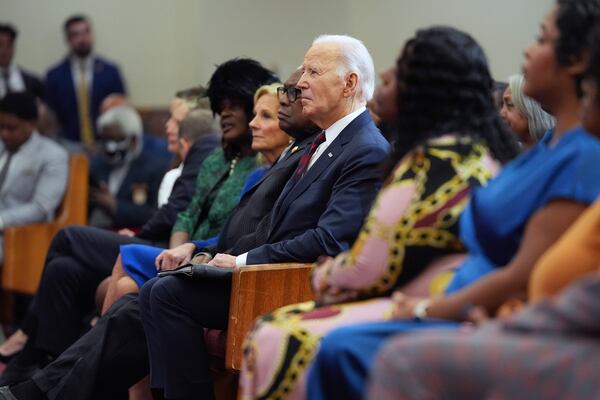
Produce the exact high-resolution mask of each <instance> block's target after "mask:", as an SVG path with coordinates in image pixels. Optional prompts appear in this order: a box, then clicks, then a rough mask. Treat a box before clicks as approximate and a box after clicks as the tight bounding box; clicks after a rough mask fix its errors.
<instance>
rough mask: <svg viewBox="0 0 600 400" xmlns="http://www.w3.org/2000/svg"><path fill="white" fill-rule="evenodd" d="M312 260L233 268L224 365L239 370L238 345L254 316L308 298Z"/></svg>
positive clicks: (240, 360)
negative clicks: (299, 262)
mask: <svg viewBox="0 0 600 400" xmlns="http://www.w3.org/2000/svg"><path fill="white" fill-rule="evenodd" d="M311 271H312V264H297V263H287V264H261V265H247V266H243V267H239V268H236V270H235V271H234V273H233V281H232V284H231V299H230V303H229V326H228V328H227V350H226V353H225V366H226V368H227V369H229V370H232V371H239V369H240V367H241V362H242V345H243V342H244V338H245V336H246V334H247V333H248V330H250V328H251V327H252V323H253V322H254V320H255V319H256V318H257V317H259V316H260V315H263V314H266V313H268V312H271V311H273V310H275V309H277V308H279V307H283V306H285V305H288V304H294V303H300V302H303V301H308V300H312V299H313V298H314V294H313V292H312V288H311V285H310V272H311Z"/></svg>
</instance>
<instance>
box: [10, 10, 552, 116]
mask: <svg viewBox="0 0 600 400" xmlns="http://www.w3.org/2000/svg"><path fill="white" fill-rule="evenodd" d="M552 3H553V1H552V0H527V1H524V0H500V1H499V0H451V1H450V0H372V1H365V0H329V1H325V0H302V1H290V0H252V1H249V0H168V1H167V0H102V1H97V0H96V1H94V0H53V1H44V0H0V20H1V21H10V22H11V23H13V24H15V25H16V26H17V27H18V29H19V31H20V36H19V40H18V44H17V46H18V48H17V57H16V59H17V61H18V63H20V64H21V65H23V66H25V67H27V68H29V69H31V70H33V71H35V72H37V73H43V72H44V71H45V70H46V69H47V67H48V66H49V65H51V64H53V63H55V62H57V61H58V60H59V59H61V58H62V57H63V56H64V54H65V47H64V43H63V36H62V23H63V21H64V20H65V18H66V17H67V16H69V15H70V14H73V13H77V12H83V13H86V14H88V15H89V16H90V17H91V18H92V20H93V23H94V27H95V32H96V38H97V42H96V43H97V44H96V49H97V52H98V53H100V54H103V55H105V56H107V57H109V58H111V59H113V60H116V61H117V62H118V63H119V64H120V66H121V68H122V70H123V72H124V74H125V76H126V80H127V84H128V87H129V91H130V94H131V96H132V99H133V101H134V103H135V104H136V105H139V106H159V105H165V104H167V103H168V100H169V98H170V97H171V96H172V94H173V93H174V92H175V90H177V89H181V88H184V87H188V86H191V85H193V84H196V83H205V82H206V81H207V80H208V78H209V77H210V74H211V73H212V71H213V69H214V65H215V64H218V63H220V62H223V61H225V60H227V59H229V58H231V57H235V56H249V57H253V58H256V59H257V60H259V61H261V62H262V63H264V64H265V65H266V66H268V67H270V68H273V69H276V70H277V72H279V73H280V74H281V76H282V77H283V78H285V77H286V75H287V74H289V73H290V72H291V71H292V70H293V69H294V68H295V67H296V66H298V65H299V64H300V63H301V62H302V56H303V54H304V52H305V51H306V49H307V48H308V46H309V45H310V42H311V41H312V39H313V38H314V37H315V36H317V35H318V34H321V33H348V34H351V35H354V36H356V37H358V38H360V39H362V40H363V41H364V42H365V44H366V45H367V47H368V48H369V50H370V51H371V54H372V55H373V58H374V59H375V66H376V68H377V69H378V70H381V69H384V68H386V67H387V66H389V65H391V64H392V63H393V61H394V59H395V58H396V56H397V54H398V52H399V49H400V48H401V46H402V44H403V42H404V41H405V40H406V39H407V38H409V37H410V36H411V35H412V34H413V33H414V31H415V30H416V29H417V28H419V27H424V26H429V25H432V24H442V23H443V24H451V25H454V26H456V27H458V28H461V29H464V30H466V31H468V32H469V33H471V34H472V35H473V36H474V37H475V38H476V39H477V40H479V42H480V43H481V44H482V45H483V47H484V49H485V50H486V52H487V54H488V57H489V59H490V64H491V68H492V72H493V74H494V76H495V77H496V78H499V79H504V78H505V77H506V76H508V75H510V74H512V73H515V72H518V71H519V70H520V64H521V59H522V51H523V49H524V48H525V47H526V46H527V44H528V43H530V42H531V41H532V40H533V38H534V36H535V34H536V32H537V30H538V26H539V23H540V21H541V19H542V16H543V15H544V13H545V12H546V11H547V10H549V9H550V7H551V5H552Z"/></svg>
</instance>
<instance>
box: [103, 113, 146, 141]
mask: <svg viewBox="0 0 600 400" xmlns="http://www.w3.org/2000/svg"><path fill="white" fill-rule="evenodd" d="M111 125H116V126H118V127H119V129H121V131H122V132H123V133H124V134H125V135H126V136H135V137H141V136H142V132H143V130H144V128H143V126H142V119H141V118H140V115H139V114H138V113H137V111H136V110H135V109H134V108H133V107H129V106H118V107H112V108H109V109H108V110H106V111H105V112H104V113H102V115H100V117H98V122H97V126H98V132H102V130H103V129H104V128H106V127H107V126H111Z"/></svg>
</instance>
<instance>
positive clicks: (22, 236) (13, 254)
mask: <svg viewBox="0 0 600 400" xmlns="http://www.w3.org/2000/svg"><path fill="white" fill-rule="evenodd" d="M88 175H89V165H88V160H87V157H86V156H85V155H83V154H73V155H71V156H70V159H69V178H68V181H67V188H66V190H65V195H64V197H63V201H62V203H61V205H60V207H59V209H58V211H57V213H56V218H55V219H54V221H52V222H48V223H37V224H28V225H20V226H12V227H9V228H5V229H4V265H3V267H2V287H3V288H4V289H5V290H7V291H12V292H19V293H26V294H31V295H33V294H35V292H36V291H37V287H38V285H39V282H40V279H41V276H42V271H43V269H44V262H45V260H46V253H47V252H48V248H49V247H50V243H51V242H52V238H53V237H54V235H55V234H56V232H58V231H59V230H60V229H62V228H63V227H65V226H67V225H74V224H85V223H86V222H87V207H88V179H89V178H88Z"/></svg>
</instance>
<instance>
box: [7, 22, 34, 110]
mask: <svg viewBox="0 0 600 400" xmlns="http://www.w3.org/2000/svg"><path fill="white" fill-rule="evenodd" d="M17 36H18V32H17V30H16V28H15V27H13V26H11V25H9V24H0V99H1V98H3V97H4V96H6V95H7V94H8V93H11V92H28V93H30V94H31V95H33V96H34V97H37V98H41V97H42V96H43V94H44V86H43V85H42V81H41V80H40V79H39V78H38V77H37V76H35V75H34V74H32V73H30V72H28V71H26V70H24V69H23V68H21V67H19V66H17V65H16V64H14V63H13V58H14V55H15V44H16V41H17Z"/></svg>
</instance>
